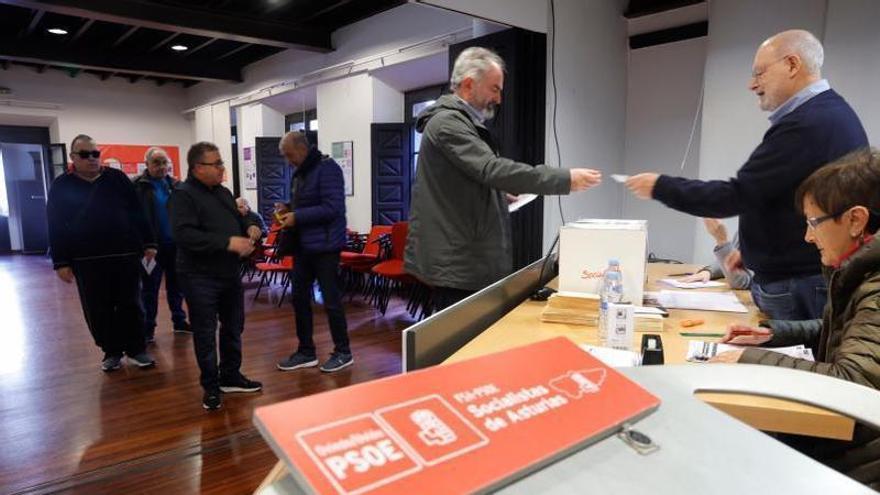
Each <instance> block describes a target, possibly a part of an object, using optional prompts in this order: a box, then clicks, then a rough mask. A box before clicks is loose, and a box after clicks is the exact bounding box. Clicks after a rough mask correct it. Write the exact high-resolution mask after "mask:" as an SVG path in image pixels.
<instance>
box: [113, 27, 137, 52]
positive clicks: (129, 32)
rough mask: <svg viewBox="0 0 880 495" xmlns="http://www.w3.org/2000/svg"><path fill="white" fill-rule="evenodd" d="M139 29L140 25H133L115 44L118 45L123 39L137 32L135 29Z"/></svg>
mask: <svg viewBox="0 0 880 495" xmlns="http://www.w3.org/2000/svg"><path fill="white" fill-rule="evenodd" d="M138 29H140V26H132V27H130V28H128V30H127V31H126V32H125V33H123V34H122V36H120V37H119V39H118V40H116V41H114V42H113V46H114V47H117V46H119V45H121V44H122V42H123V41H125V40H127V39H128V37H129V36H131V35H133V34H134V33H135V31H137V30H138Z"/></svg>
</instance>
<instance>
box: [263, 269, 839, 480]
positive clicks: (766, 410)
mask: <svg viewBox="0 0 880 495" xmlns="http://www.w3.org/2000/svg"><path fill="white" fill-rule="evenodd" d="M699 268H700V267H699V266H697V265H680V264H650V265H648V284H647V286H646V287H647V289H648V290H660V289H661V288H668V289H673V290H677V289H674V288H673V287H666V286H665V285H662V284H660V285H658V282H657V280H659V279H661V278H666V277H667V276H668V275H669V274H672V273H683V272H687V271H693V270H696V269H699ZM553 283H555V281H554V282H553ZM699 290H705V291H727V290H730V288H729V287H727V286H725V287H723V288H717V289H699ZM734 292H735V294H736V296H737V298H738V299H739V300H740V302H742V303H743V304H744V305H745V306H746V308H748V310H749V312H748V313H723V312H712V311H694V310H675V309H672V310H669V317H668V318H664V320H663V321H664V324H663V332H662V333H661V338H662V340H663V348H664V356H665V361H666V363H667V364H685V356H686V353H687V346H688V341H689V340H691V339H690V338H688V337H682V336H681V335H679V332H682V331H686V332H711V333H723V331H724V330H725V329H726V328H727V325H729V324H731V323H743V324H749V325H755V326H757V324H758V321H759V320H760V319H761V315H760V313H759V312H758V310H757V308H756V307H755V305H754V304H753V303H752V300H751V295H750V294H749V292H748V291H743V290H738V291H734ZM545 305H546V302H538V301H530V300H526V301H524V302H523V303H521V304H520V305H519V306H518V307H516V308H515V309H513V310H512V311H511V312H509V313H508V314H506V315H505V316H504V317H502V318H501V319H500V320H498V321H497V322H496V323H495V324H494V325H492V326H491V327H489V328H487V329H486V330H485V331H484V332H482V333H481V334H480V335H479V336H477V337H476V338H474V339H473V340H471V341H470V342H468V343H467V344H466V345H465V346H464V347H462V348H461V349H459V350H458V351H457V352H456V353H455V354H453V355H452V356H450V357H449V358H448V359H447V360H446V361H444V364H446V363H453V362H457V361H461V360H465V359H470V358H474V357H478V356H482V355H485V354H490V353H493V352H498V351H502V350H505V349H510V348H513V347H519V346H522V345H528V344H532V343H535V342H539V341H541V340H546V339H551V338H554V337H559V336H565V337H568V338H569V339H571V340H572V341H574V342H575V343H577V344H591V345H599V339H598V335H597V330H596V328H595V327H592V326H580V325H568V324H562V323H545V322H542V321H541V311H542V310H543V309H544V306H545ZM693 318H699V319H703V320H705V323H703V324H702V325H699V326H697V327H691V328H682V327H681V326H680V325H679V324H680V322H681V321H682V320H685V319H693ZM641 338H642V337H641V334H640V333H638V332H637V333H636V334H635V341H634V346H635V347H634V348H636V349H637V348H638V344H639V343H640V342H641ZM696 339H698V340H717V339H708V338H705V337H696ZM687 365H688V366H712V365H711V364H687ZM696 395H697V396H698V397H699V398H700V399H702V400H703V401H704V402H706V403H707V404H710V405H712V406H713V407H715V408H717V409H719V410H721V411H723V412H725V413H727V414H729V415H730V416H733V417H735V418H737V419H739V420H740V421H742V422H744V423H746V424H748V425H750V426H752V427H754V428H757V429H759V430H764V431H773V432H783V433H797V434H802V435H809V436H815V437H825V438H834V439H842V440H848V439H851V438H852V433H853V428H854V425H855V422H854V421H853V420H852V419H850V418H847V417H845V416H841V415H839V414H837V413H834V412H831V411H828V410H825V409H822V408H818V407H813V406H809V405H805V404H801V403H797V402H792V401H786V400H781V399H775V398H770V397H758V396H750V395H744V394H733V393H705V392H700V393H697V394H696ZM286 475H287V469H286V468H285V467H284V464H283V463H282V462H281V461H278V463H276V465H275V466H274V467H273V469H272V471H271V472H270V473H269V475H267V476H266V478H265V479H264V481H263V483H262V484H261V485H260V488H259V489H257V491H256V492H255V493H261V492H262V490H263V489H265V488H268V487H269V486H270V485H271V484H272V483H274V482H277V481H279V480H282V479H284V478H285V476H286ZM288 480H289V478H288ZM291 486H293V485H292V484H291ZM297 491H298V490H297Z"/></svg>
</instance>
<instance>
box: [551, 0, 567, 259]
mask: <svg viewBox="0 0 880 495" xmlns="http://www.w3.org/2000/svg"><path fill="white" fill-rule="evenodd" d="M550 84H551V86H552V87H553V126H552V128H553V141H554V142H555V143H556V166H557V167H559V168H562V150H561V149H560V147H559V131H558V130H557V128H556V108H557V107H558V106H559V105H558V101H559V91H558V90H557V88H556V1H555V0H550ZM556 202H557V204H558V205H559V221H560V222H561V223H560V225H565V214H564V213H563V211H562V196H561V195H559V196H556ZM554 245H555V244H554ZM550 250H551V251H552V250H553V246H551V247H550ZM547 254H548V256H549V254H550V253H547Z"/></svg>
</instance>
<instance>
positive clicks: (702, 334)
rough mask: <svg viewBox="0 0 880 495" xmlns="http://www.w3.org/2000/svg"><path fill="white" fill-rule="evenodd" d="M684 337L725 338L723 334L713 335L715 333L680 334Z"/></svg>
mask: <svg viewBox="0 0 880 495" xmlns="http://www.w3.org/2000/svg"><path fill="white" fill-rule="evenodd" d="M678 334H679V335H681V336H682V337H717V338H721V337H724V334H723V333H713V332H678Z"/></svg>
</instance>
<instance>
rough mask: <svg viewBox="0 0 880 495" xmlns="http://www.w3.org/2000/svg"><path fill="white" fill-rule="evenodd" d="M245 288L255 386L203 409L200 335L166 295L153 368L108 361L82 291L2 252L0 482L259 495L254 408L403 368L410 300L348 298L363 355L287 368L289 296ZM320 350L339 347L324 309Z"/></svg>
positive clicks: (263, 450)
mask: <svg viewBox="0 0 880 495" xmlns="http://www.w3.org/2000/svg"><path fill="white" fill-rule="evenodd" d="M254 286H255V284H248V287H249V290H247V291H246V293H245V308H246V315H247V317H246V323H245V333H244V335H243V341H244V364H243V366H242V371H243V372H244V373H245V374H246V375H247V376H248V377H250V378H253V379H256V380H260V381H262V382H263V385H264V390H263V392H261V393H258V394H232V395H227V396H224V402H223V408H222V409H220V410H219V411H214V412H211V413H208V412H206V411H205V410H204V409H202V405H201V389H200V387H199V384H198V368H197V366H196V363H195V357H194V355H193V350H192V339H191V337H188V336H181V335H174V334H172V333H171V321H170V317H169V313H168V308H167V306H166V305H165V300H164V297H163V298H162V299H161V300H160V308H159V319H158V321H159V326H158V328H157V332H156V344H155V345H154V346H152V347H151V348H150V350H151V352H152V353H153V354H154V356H155V358H156V360H157V366H156V368H154V369H148V370H142V369H137V368H134V367H131V366H124V367H123V369H122V370H119V371H116V372H113V373H102V372H101V371H100V369H99V365H100V360H101V357H102V353H101V351H100V349H98V348H97V347H96V346H95V345H94V343H93V341H92V340H91V337H90V335H89V332H88V330H87V328H86V325H85V322H84V320H83V316H82V311H81V310H80V306H79V299H78V298H77V293H76V288H75V287H74V286H73V285H66V284H64V283H62V282H61V281H59V280H58V279H57V278H56V277H55V275H54V273H53V272H52V269H51V263H50V262H49V260H48V259H46V258H45V257H41V256H0V493H2V494H19V493H57V492H63V493H88V494H98V493H126V494H131V493H162V494H187V493H200V492H201V493H224V494H225V493H232V494H238V493H242V494H244V493H251V492H253V490H254V489H255V488H256V487H257V485H258V484H259V483H260V480H262V478H263V477H264V476H265V475H266V474H267V473H268V472H269V469H270V468H271V467H272V465H273V464H274V462H275V460H276V458H275V456H274V454H273V453H272V452H271V451H270V450H269V448H268V446H267V445H266V443H265V442H264V441H263V440H262V438H261V437H260V435H259V433H258V432H257V431H256V430H255V428H254V426H253V424H252V422H251V417H252V414H253V410H254V408H255V407H258V406H262V405H266V404H271V403H274V402H278V401H283V400H288V399H292V398H296V397H302V396H305V395H309V394H314V393H317V392H321V391H325V390H332V389H335V388H339V387H344V386H347V385H350V384H353V383H358V382H364V381H368V380H372V379H375V378H379V377H383V376H388V375H393V374H396V373H399V372H400V346H401V342H400V331H401V330H402V329H403V328H405V327H407V326H409V325H410V324H412V323H413V322H412V320H411V319H410V317H409V315H408V314H407V313H406V311H405V310H404V307H403V303H402V302H401V301H393V302H392V305H391V306H390V307H389V310H388V313H387V314H386V316H385V317H384V318H383V317H382V316H381V315H380V314H379V312H378V311H376V310H374V309H372V308H371V307H369V306H367V305H366V304H365V303H363V302H362V301H361V299H360V298H358V297H355V299H354V302H352V303H351V304H348V305H347V316H348V322H349V333H350V335H351V345H352V350H353V353H354V358H355V364H354V366H352V367H351V368H348V369H346V370H343V371H340V372H337V373H334V374H324V373H321V372H320V371H318V369H317V368H311V369H306V370H299V371H294V372H280V371H278V370H276V369H275V363H276V362H277V361H278V360H280V359H282V358H284V357H285V356H287V355H288V354H289V353H290V352H291V351H292V350H293V348H294V346H295V336H294V328H293V314H292V309H291V306H290V304H289V303H287V304H285V305H284V306H283V307H282V308H278V307H277V306H276V305H274V304H269V302H268V301H267V299H266V296H265V291H264V292H263V294H261V295H260V301H257V302H253V301H252V298H253V293H254ZM315 337H316V339H315V340H316V343H317V346H318V352H319V355H321V357H322V358H324V357H326V355H327V354H329V353H330V351H331V350H332V344H331V342H330V337H329V331H328V329H327V324H326V317H325V314H324V312H323V310H321V309H317V310H316V314H315Z"/></svg>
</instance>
